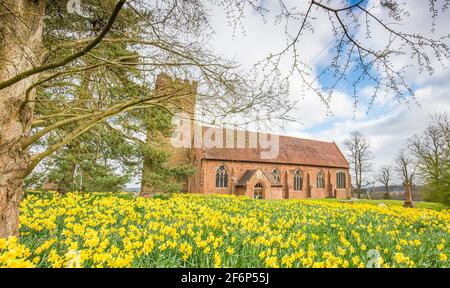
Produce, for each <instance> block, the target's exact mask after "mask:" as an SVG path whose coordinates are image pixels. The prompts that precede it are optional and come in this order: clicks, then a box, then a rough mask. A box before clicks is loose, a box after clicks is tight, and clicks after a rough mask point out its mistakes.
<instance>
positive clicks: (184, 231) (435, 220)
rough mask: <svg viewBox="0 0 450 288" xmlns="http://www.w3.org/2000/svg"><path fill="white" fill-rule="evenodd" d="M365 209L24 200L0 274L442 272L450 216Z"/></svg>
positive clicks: (107, 198)
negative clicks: (49, 270) (84, 270)
mask: <svg viewBox="0 0 450 288" xmlns="http://www.w3.org/2000/svg"><path fill="white" fill-rule="evenodd" d="M383 202H384V203H385V202H386V201H383ZM373 204H377V203H376V202H370V203H369V204H368V203H365V201H361V203H360V202H357V203H352V204H349V203H340V202H338V201H331V200H284V201H261V200H253V199H249V198H243V197H235V196H200V195H173V196H171V197H168V198H167V199H157V198H153V199H144V198H133V197H130V195H125V194H119V195H117V194H108V193H95V194H85V195H82V194H75V193H71V194H68V195H67V196H66V197H62V196H59V195H58V194H30V195H27V197H26V198H25V199H24V201H23V203H22V207H21V216H20V221H21V227H20V231H21V238H20V240H17V239H16V238H10V239H8V240H1V239H0V267H34V266H35V267H367V266H371V267H372V266H377V265H380V266H381V267H450V263H449V259H448V256H449V253H450V247H449V242H450V210H441V211H436V210H432V209H422V208H415V209H407V208H403V207H401V206H400V205H397V204H399V203H397V202H391V201H389V202H388V203H387V204H388V206H378V205H373Z"/></svg>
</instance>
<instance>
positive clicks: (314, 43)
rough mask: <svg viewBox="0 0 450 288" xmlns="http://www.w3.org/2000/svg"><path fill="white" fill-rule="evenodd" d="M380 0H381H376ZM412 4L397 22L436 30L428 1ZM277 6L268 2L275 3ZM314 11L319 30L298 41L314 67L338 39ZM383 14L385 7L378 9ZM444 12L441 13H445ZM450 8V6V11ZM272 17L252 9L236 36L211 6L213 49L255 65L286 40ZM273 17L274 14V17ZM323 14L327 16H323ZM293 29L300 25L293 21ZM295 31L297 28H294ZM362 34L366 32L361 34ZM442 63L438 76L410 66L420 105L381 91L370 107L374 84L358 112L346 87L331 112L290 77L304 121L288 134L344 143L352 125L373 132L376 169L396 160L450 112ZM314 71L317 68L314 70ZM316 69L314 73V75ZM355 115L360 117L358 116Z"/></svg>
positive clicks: (449, 20) (440, 24) (449, 75)
mask: <svg viewBox="0 0 450 288" xmlns="http://www.w3.org/2000/svg"><path fill="white" fill-rule="evenodd" d="M376 2H379V1H376ZM267 3H268V5H276V3H277V1H267ZM287 4H288V5H290V7H292V5H297V6H301V7H299V8H298V10H302V9H303V10H304V9H305V8H306V5H307V1H287ZM406 4H407V5H408V7H407V9H408V10H409V11H410V12H411V16H410V17H409V18H408V17H407V18H405V21H404V22H403V23H402V25H397V26H395V27H396V28H398V29H401V30H402V31H404V32H411V33H424V34H425V35H426V36H430V37H431V36H436V35H432V33H431V24H430V23H431V20H430V14H429V9H428V6H427V4H428V2H427V3H424V1H423V0H414V1H407V2H406ZM275 7H276V6H268V8H270V9H272V10H273V9H276V8H275ZM319 11H320V10H318V11H314V15H315V16H316V17H321V18H318V19H317V20H316V21H314V23H315V24H316V25H317V26H316V27H315V33H314V34H310V33H309V32H307V33H305V34H304V35H303V36H302V38H301V41H300V43H299V49H301V54H302V55H303V56H302V57H304V59H303V60H304V61H305V62H306V63H310V62H311V60H313V61H312V62H311V64H312V65H313V70H317V69H318V67H319V65H320V64H323V63H326V62H327V61H330V58H331V57H332V53H333V51H332V50H331V51H330V50H329V49H327V48H332V47H329V46H328V44H329V43H330V41H331V40H332V39H333V38H332V35H331V29H330V24H329V21H328V16H327V15H325V14H320V13H321V12H319ZM373 13H378V14H377V15H380V17H386V15H383V14H382V13H383V11H381V10H380V11H378V12H377V11H373ZM441 14H442V13H441ZM447 14H448V12H447ZM269 15H272V16H269V17H268V18H267V22H266V23H264V22H263V21H262V19H261V17H260V16H259V15H258V14H256V13H253V12H251V11H250V10H249V11H247V13H246V14H245V19H244V20H243V26H244V28H245V31H246V33H245V35H243V34H242V33H241V30H239V29H238V30H236V36H235V37H233V36H232V34H233V31H232V28H231V27H230V26H229V25H228V24H227V21H226V18H225V15H224V13H223V11H222V10H221V9H219V8H217V7H212V23H211V24H212V27H213V29H215V31H216V34H215V36H214V37H213V39H212V42H211V43H212V44H213V46H214V49H215V51H216V52H218V53H219V54H223V55H225V56H227V57H231V58H234V59H235V60H236V61H237V62H239V63H241V64H242V65H243V66H244V67H245V68H251V67H252V65H253V64H254V63H255V62H256V61H258V60H261V59H263V58H265V57H266V56H267V55H269V54H270V53H276V52H279V51H280V50H281V49H283V48H284V47H285V45H286V42H285V39H286V38H285V35H284V31H283V25H278V26H275V25H274V24H273V14H269ZM445 16H447V15H444V17H439V18H438V19H437V22H436V24H437V26H436V27H437V29H438V31H437V32H438V33H437V34H438V35H440V34H439V33H441V34H443V33H448V31H447V30H448V29H446V28H445V27H448V26H449V24H450V17H445ZM271 17H272V18H271ZM321 19H323V20H321ZM292 29H295V27H293V28H292ZM289 32H290V33H294V32H295V30H292V31H289ZM372 36H373V37H372V38H371V39H370V40H365V41H366V42H365V43H366V44H367V45H370V46H371V47H373V48H377V47H378V48H380V47H382V45H383V44H382V41H380V39H386V38H385V37H386V35H385V33H384V32H382V30H381V29H379V27H378V28H375V30H374V31H373V32H372ZM358 37H359V39H362V38H361V37H362V36H361V35H359V36H358ZM394 60H395V61H394V63H393V65H394V66H395V67H401V66H403V65H407V64H408V65H409V64H416V63H414V62H411V59H410V58H409V57H408V56H398V57H395V59H394ZM289 61H290V58H287V61H284V62H283V63H282V67H283V69H284V70H285V71H284V72H286V71H287V70H288V69H289V67H290V65H289V64H290V63H289ZM433 63H434V65H435V67H436V68H437V70H436V73H435V74H434V75H433V76H431V77H430V76H428V75H427V74H419V73H418V69H417V67H412V68H410V69H408V74H407V80H408V81H410V83H411V84H412V85H415V87H418V89H417V91H416V97H417V98H416V99H417V101H418V103H419V104H420V106H421V107H417V106H416V104H415V103H414V102H413V101H410V102H409V103H408V102H398V101H396V100H395V99H393V96H391V95H389V94H388V95H383V94H380V97H378V98H377V99H375V102H374V106H373V107H372V110H370V111H369V113H366V111H367V104H365V103H367V102H368V101H369V97H370V95H371V92H373V89H374V88H373V87H370V86H368V87H365V88H364V89H362V90H361V91H359V92H358V96H360V97H361V99H362V100H363V101H362V102H361V103H360V106H359V107H358V110H357V111H356V114H355V115H354V107H353V98H352V97H351V96H350V95H348V94H346V93H345V92H342V91H337V92H336V93H335V94H334V97H333V99H332V100H331V107H332V112H333V114H334V115H333V116H327V109H326V107H325V105H324V104H323V103H322V102H321V101H320V99H319V97H318V96H317V95H316V94H314V93H313V92H311V91H309V92H306V93H302V87H301V85H300V83H301V81H300V80H299V79H298V78H293V79H292V83H291V98H292V99H298V100H299V102H298V105H297V106H296V107H294V109H293V112H292V115H293V116H295V117H297V118H299V120H300V121H298V122H295V123H289V124H287V125H286V127H285V128H286V134H289V135H293V136H300V137H305V138H313V139H322V140H327V141H336V142H337V143H338V145H339V146H340V147H341V148H343V141H344V140H345V139H346V138H347V137H348V136H349V134H350V132H351V131H354V130H359V131H361V132H362V133H364V134H365V135H366V136H368V137H369V138H370V141H371V143H372V147H373V155H374V166H375V167H374V170H377V169H378V168H379V167H380V166H381V165H385V164H391V163H393V161H394V158H395V154H396V153H397V151H398V150H399V149H400V148H401V147H402V145H403V144H404V143H405V141H406V140H407V139H408V138H409V137H411V136H413V135H414V134H417V133H420V132H421V131H423V130H424V129H425V127H426V126H427V124H428V121H429V119H430V116H431V114H433V113H437V112H444V111H447V112H450V81H449V80H450V72H449V71H448V70H446V71H444V70H442V69H441V68H440V67H439V65H437V63H436V61H434V62H433ZM313 74H314V73H313ZM313 76H314V75H312V76H311V77H313ZM353 118H355V119H353Z"/></svg>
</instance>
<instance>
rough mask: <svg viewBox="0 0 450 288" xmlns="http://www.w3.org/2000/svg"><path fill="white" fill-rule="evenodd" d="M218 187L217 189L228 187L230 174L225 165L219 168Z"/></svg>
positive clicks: (217, 174)
mask: <svg viewBox="0 0 450 288" xmlns="http://www.w3.org/2000/svg"><path fill="white" fill-rule="evenodd" d="M216 187H217V188H224V187H228V173H227V168H226V167H225V166H224V165H220V166H219V167H218V168H217V171H216Z"/></svg>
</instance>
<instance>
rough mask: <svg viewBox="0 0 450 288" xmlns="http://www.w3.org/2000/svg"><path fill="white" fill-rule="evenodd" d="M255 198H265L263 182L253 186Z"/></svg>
mask: <svg viewBox="0 0 450 288" xmlns="http://www.w3.org/2000/svg"><path fill="white" fill-rule="evenodd" d="M253 198H255V199H264V187H263V185H262V184H261V182H259V183H258V184H256V185H255V187H254V188H253Z"/></svg>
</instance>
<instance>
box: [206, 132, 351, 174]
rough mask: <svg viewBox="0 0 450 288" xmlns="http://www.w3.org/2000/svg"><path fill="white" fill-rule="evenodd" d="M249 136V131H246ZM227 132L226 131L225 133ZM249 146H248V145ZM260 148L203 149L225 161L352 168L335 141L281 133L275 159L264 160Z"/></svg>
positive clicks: (208, 156) (208, 155)
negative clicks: (303, 137)
mask: <svg viewBox="0 0 450 288" xmlns="http://www.w3.org/2000/svg"><path fill="white" fill-rule="evenodd" d="M246 133H247V134H246V135H247V138H248V135H249V133H254V132H246ZM224 134H225V133H224ZM246 147H248V145H247V146H246ZM262 151H266V152H267V151H268V149H262V148H261V147H259V146H258V148H204V149H203V152H204V158H205V159H211V160H223V161H247V162H267V163H281V164H297V165H310V166H322V167H337V168H349V163H348V162H347V160H346V159H345V157H344V155H343V154H342V152H341V151H340V150H339V148H338V147H337V145H336V143H334V142H324V141H316V140H308V139H302V138H295V137H289V136H279V153H278V156H276V157H275V158H273V159H262V157H261V152H262Z"/></svg>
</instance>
